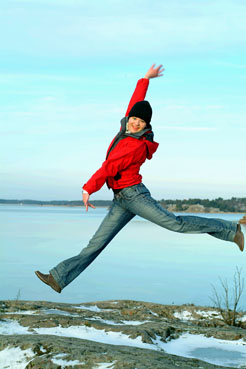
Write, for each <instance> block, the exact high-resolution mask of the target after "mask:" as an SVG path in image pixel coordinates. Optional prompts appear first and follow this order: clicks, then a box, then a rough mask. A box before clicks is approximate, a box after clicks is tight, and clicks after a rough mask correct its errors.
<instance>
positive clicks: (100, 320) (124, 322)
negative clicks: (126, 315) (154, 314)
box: [83, 317, 150, 325]
mask: <svg viewBox="0 0 246 369" xmlns="http://www.w3.org/2000/svg"><path fill="white" fill-rule="evenodd" d="M83 319H85V320H96V321H99V322H102V323H105V324H109V325H141V324H144V323H148V322H150V320H143V321H142V322H141V321H138V320H121V321H120V322H119V323H116V322H115V321H114V320H106V319H101V318H100V317H93V318H83Z"/></svg>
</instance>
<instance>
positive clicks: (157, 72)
mask: <svg viewBox="0 0 246 369" xmlns="http://www.w3.org/2000/svg"><path fill="white" fill-rule="evenodd" d="M162 67H163V65H162V64H161V65H159V67H156V68H155V64H153V65H152V66H151V67H150V68H149V70H148V71H147V73H146V74H145V76H144V78H148V79H150V78H156V77H161V76H163V74H162V72H164V70H165V68H162Z"/></svg>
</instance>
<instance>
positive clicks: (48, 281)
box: [35, 270, 61, 293]
mask: <svg viewBox="0 0 246 369" xmlns="http://www.w3.org/2000/svg"><path fill="white" fill-rule="evenodd" d="M35 274H36V276H37V277H38V278H39V279H40V280H41V281H42V282H44V283H45V284H47V285H48V286H50V287H51V288H53V290H55V291H56V292H58V293H61V287H60V286H59V284H58V283H57V282H56V281H55V280H54V278H53V277H52V275H51V274H43V273H41V272H39V271H38V270H37V271H36V272H35Z"/></svg>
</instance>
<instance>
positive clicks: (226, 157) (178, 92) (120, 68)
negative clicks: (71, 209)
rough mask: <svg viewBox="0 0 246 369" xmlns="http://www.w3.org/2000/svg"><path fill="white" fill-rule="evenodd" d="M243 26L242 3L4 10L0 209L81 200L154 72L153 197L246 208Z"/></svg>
mask: <svg viewBox="0 0 246 369" xmlns="http://www.w3.org/2000/svg"><path fill="white" fill-rule="evenodd" d="M245 19H246V3H245V1H244V0H241V1H239V0H223V1H222V0H221V1H214V0H211V1H210V0H208V1H207V0H188V1H184V0H179V1H177V0H167V1H166V0H152V1H150V0H148V1H147V0H142V1H140V0H136V1H132V0H131V1H129V0H124V1H123V0H122V1H117V0H105V1H103V2H101V1H98V0H95V1H93V2H88V1H84V0H77V1H75V0H74V1H71V0H52V1H50V0H49V1H48V0H47V1H46V0H40V1H38V0H36V1H35V2H34V1H31V0H30V1H28V0H26V1H24V0H13V1H10V0H5V1H4V3H3V4H2V3H1V5H0V125H1V127H0V134H1V147H0V154H1V181H0V198H9V199H15V198H19V199H23V198H31V199H40V200H52V199H67V200H73V199H80V196H81V185H82V184H83V183H85V182H86V181H87V180H88V179H89V178H90V176H91V175H92V174H93V173H94V172H95V171H96V170H97V169H98V168H99V167H100V166H101V163H102V162H103V160H104V157H105V152H106V149H107V146H108V144H109V143H110V141H111V140H112V138H113V137H114V136H115V134H116V133H117V131H118V129H119V121H120V119H121V118H122V116H124V114H125V110H126V107H127V104H128V101H129V98H130V96H131V94H132V92H133V90H134V88H135V84H136V82H137V80H138V79H139V78H141V77H143V76H144V74H145V72H146V70H147V69H148V68H149V67H150V66H151V64H152V63H153V62H156V63H162V64H163V65H164V67H165V68H166V71H165V74H164V76H163V77H162V78H159V79H155V80H151V82H150V86H149V91H148V94H147V97H146V98H147V99H148V100H149V101H150V103H151V105H152V107H153V120H152V125H153V129H154V133H155V139H156V141H157V142H159V143H160V146H159V149H158V151H157V152H156V154H155V155H154V158H153V160H151V161H150V162H147V163H146V164H145V165H144V166H143V167H142V170H141V173H142V175H143V177H144V183H145V184H146V185H147V186H148V187H149V188H150V190H151V193H152V195H153V196H154V197H155V198H157V199H161V198H173V199H175V198H179V199H183V198H189V197H201V198H215V197H218V196H221V197H224V198H230V197H232V196H236V197H245V196H246V191H245V188H246V170H245V160H244V157H245V137H246V127H245V112H246V108H245V85H246V79H245V72H246V62H245V56H246V52H245V50H246V48H245V46H246V45H245V44H246V41H245V34H246V23H245ZM111 198H112V193H111V191H108V189H107V187H106V186H104V187H103V189H102V190H101V191H100V192H97V193H96V194H94V195H93V196H92V199H111Z"/></svg>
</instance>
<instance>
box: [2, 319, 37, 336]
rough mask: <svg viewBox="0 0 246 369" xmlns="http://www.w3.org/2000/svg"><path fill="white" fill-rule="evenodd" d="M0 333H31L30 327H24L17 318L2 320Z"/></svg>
mask: <svg viewBox="0 0 246 369" xmlns="http://www.w3.org/2000/svg"><path fill="white" fill-rule="evenodd" d="M0 334H8V335H10V334H30V332H29V331H28V327H23V326H22V325H20V324H19V323H18V322H17V321H15V320H10V319H5V320H2V321H0Z"/></svg>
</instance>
